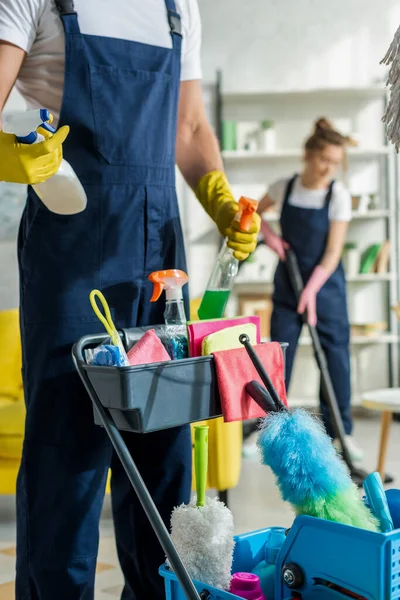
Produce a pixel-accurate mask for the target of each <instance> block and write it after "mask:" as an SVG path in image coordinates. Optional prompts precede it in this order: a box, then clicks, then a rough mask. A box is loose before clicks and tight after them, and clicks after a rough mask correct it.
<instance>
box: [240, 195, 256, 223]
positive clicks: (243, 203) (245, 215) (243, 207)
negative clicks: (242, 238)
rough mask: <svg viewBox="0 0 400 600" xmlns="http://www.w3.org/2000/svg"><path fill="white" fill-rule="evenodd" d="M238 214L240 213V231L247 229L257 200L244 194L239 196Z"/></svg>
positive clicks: (251, 220)
mask: <svg viewBox="0 0 400 600" xmlns="http://www.w3.org/2000/svg"><path fill="white" fill-rule="evenodd" d="M239 206H240V210H239V214H240V229H242V231H249V229H250V227H251V224H252V222H253V214H254V213H255V212H256V210H257V206H258V202H257V200H251V199H250V198H246V197H245V196H241V198H240V199H239Z"/></svg>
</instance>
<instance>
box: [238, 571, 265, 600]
mask: <svg viewBox="0 0 400 600" xmlns="http://www.w3.org/2000/svg"><path fill="white" fill-rule="evenodd" d="M229 591H230V592H231V594H234V595H235V596H238V597H239V598H246V600H268V598H266V597H265V596H264V594H263V592H262V590H261V587H260V578H259V577H258V576H257V575H254V574H253V573H234V574H233V576H232V581H231V589H230V590H229ZM273 597H274V596H271V598H273Z"/></svg>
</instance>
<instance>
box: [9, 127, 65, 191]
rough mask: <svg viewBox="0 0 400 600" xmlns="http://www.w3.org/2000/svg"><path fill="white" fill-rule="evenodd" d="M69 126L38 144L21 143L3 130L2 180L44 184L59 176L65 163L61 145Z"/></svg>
mask: <svg viewBox="0 0 400 600" xmlns="http://www.w3.org/2000/svg"><path fill="white" fill-rule="evenodd" d="M68 132H69V127H61V128H60V129H59V130H58V131H56V133H55V134H54V135H52V136H51V137H50V138H49V139H46V140H45V141H44V142H40V143H38V144H21V143H20V142H18V141H17V138H16V137H15V135H13V134H9V133H3V132H2V131H0V181H8V182H11V183H27V184H35V183H41V182H43V181H46V179H49V177H51V176H52V175H54V174H55V173H57V171H58V169H59V166H60V164H61V160H62V144H63V142H64V140H65V138H66V137H67V135H68Z"/></svg>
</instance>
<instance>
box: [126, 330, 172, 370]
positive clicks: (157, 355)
mask: <svg viewBox="0 0 400 600" xmlns="http://www.w3.org/2000/svg"><path fill="white" fill-rule="evenodd" d="M128 360H129V364H130V365H146V364H149V363H157V362H165V361H166V360H171V358H170V356H169V354H168V352H167V351H166V349H165V348H164V346H163V344H162V342H161V340H160V338H159V337H158V336H157V334H156V332H155V331H154V329H149V330H148V331H146V333H145V334H144V335H143V336H142V337H141V338H140V340H139V341H138V342H137V343H136V344H135V345H134V346H132V348H131V349H130V350H129V352H128Z"/></svg>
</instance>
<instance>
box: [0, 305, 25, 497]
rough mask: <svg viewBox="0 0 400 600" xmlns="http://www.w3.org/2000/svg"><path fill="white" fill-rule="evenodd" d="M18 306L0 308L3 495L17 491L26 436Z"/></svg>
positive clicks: (0, 481)
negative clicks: (6, 308)
mask: <svg viewBox="0 0 400 600" xmlns="http://www.w3.org/2000/svg"><path fill="white" fill-rule="evenodd" d="M21 366H22V357H21V343H20V337H19V314H18V310H17V309H13V310H6V311H0V494H14V493H15V484H16V478H17V473H18V468H19V463H20V460H21V452H22V442H23V439H24V423H25V405H24V396H23V389H22V375H21Z"/></svg>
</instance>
